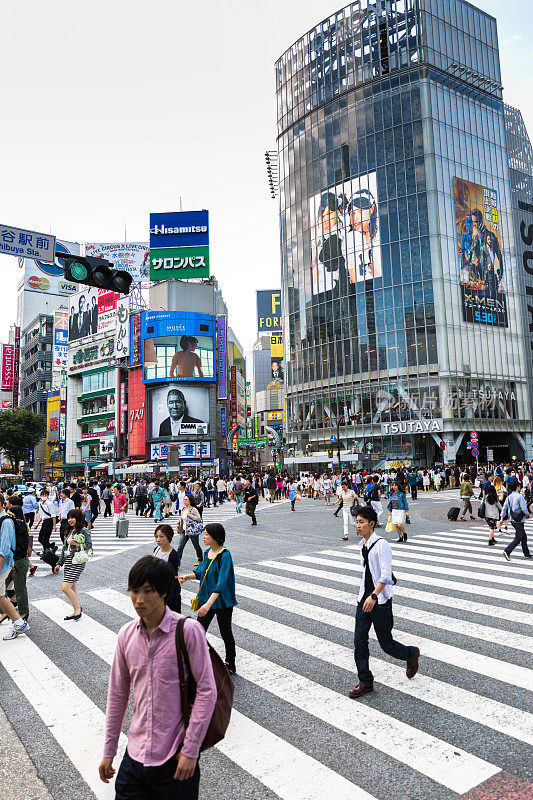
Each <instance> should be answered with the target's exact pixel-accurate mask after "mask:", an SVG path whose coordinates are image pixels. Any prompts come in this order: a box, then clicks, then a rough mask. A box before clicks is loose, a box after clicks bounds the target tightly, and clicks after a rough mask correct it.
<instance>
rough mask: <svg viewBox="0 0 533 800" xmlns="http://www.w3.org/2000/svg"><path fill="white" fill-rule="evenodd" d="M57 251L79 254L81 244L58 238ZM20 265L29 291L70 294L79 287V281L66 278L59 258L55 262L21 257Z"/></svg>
mask: <svg viewBox="0 0 533 800" xmlns="http://www.w3.org/2000/svg"><path fill="white" fill-rule="evenodd" d="M56 253H72V254H74V255H79V253H80V246H79V244H78V243H77V242H67V241H59V240H56ZM19 267H22V269H23V270H24V278H23V280H24V288H25V289H27V290H28V291H32V292H46V293H49V294H61V295H65V296H68V295H71V294H75V293H76V292H77V291H78V289H79V286H78V284H77V283H71V282H70V281H66V280H65V278H64V270H63V267H62V265H61V264H60V263H59V260H58V259H57V258H56V259H55V261H54V263H53V264H50V263H46V262H44V261H38V260H35V259H32V258H19Z"/></svg>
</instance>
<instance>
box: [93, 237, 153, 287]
mask: <svg viewBox="0 0 533 800" xmlns="http://www.w3.org/2000/svg"><path fill="white" fill-rule="evenodd" d="M85 255H86V256H92V257H94V258H105V259H106V260H107V261H110V262H111V263H112V264H113V269H123V270H125V271H126V272H128V273H129V274H130V275H131V276H132V277H133V280H134V281H136V282H146V281H149V280H150V248H149V245H148V242H118V243H116V242H115V243H106V244H103V243H94V242H86V243H85Z"/></svg>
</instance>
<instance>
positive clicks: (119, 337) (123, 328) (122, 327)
mask: <svg viewBox="0 0 533 800" xmlns="http://www.w3.org/2000/svg"><path fill="white" fill-rule="evenodd" d="M129 354H130V299H129V297H128V296H125V297H120V298H119V299H118V300H117V318H116V326H115V355H116V357H117V358H123V357H124V356H129Z"/></svg>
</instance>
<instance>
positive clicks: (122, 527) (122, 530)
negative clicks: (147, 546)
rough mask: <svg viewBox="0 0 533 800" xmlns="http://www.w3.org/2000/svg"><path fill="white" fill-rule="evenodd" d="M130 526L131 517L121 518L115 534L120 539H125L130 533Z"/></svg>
mask: <svg viewBox="0 0 533 800" xmlns="http://www.w3.org/2000/svg"><path fill="white" fill-rule="evenodd" d="M129 527H130V521H129V519H119V520H117V527H116V530H115V536H117V537H118V538H119V539H125V538H126V537H127V535H128V528H129Z"/></svg>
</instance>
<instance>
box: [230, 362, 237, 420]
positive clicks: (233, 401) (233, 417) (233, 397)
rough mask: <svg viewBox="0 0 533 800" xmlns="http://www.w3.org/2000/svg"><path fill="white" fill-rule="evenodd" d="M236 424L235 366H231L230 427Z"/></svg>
mask: <svg viewBox="0 0 533 800" xmlns="http://www.w3.org/2000/svg"><path fill="white" fill-rule="evenodd" d="M236 424H237V367H236V366H233V367H232V368H231V427H233V426H234V425H236Z"/></svg>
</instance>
